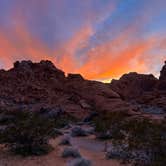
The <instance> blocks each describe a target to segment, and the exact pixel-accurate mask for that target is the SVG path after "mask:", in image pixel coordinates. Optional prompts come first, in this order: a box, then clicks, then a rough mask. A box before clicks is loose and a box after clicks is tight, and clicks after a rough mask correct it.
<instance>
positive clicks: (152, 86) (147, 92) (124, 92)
mask: <svg viewBox="0 0 166 166" xmlns="http://www.w3.org/2000/svg"><path fill="white" fill-rule="evenodd" d="M110 87H111V89H113V90H114V91H115V92H117V93H118V94H119V95H120V96H121V97H122V98H124V99H125V100H127V101H131V100H132V101H133V100H134V101H136V102H138V103H141V104H145V105H152V106H157V107H160V108H163V109H164V110H165V111H166V63H165V65H164V66H163V68H162V70H161V72H160V77H159V79H157V78H155V77H154V76H153V75H151V74H150V75H145V74H137V73H129V74H124V75H123V76H122V77H121V78H120V79H119V80H113V81H112V82H111V84H110Z"/></svg>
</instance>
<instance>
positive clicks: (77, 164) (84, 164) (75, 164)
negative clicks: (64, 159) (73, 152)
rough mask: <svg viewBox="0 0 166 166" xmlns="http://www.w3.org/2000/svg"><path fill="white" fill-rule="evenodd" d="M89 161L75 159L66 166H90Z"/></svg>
mask: <svg viewBox="0 0 166 166" xmlns="http://www.w3.org/2000/svg"><path fill="white" fill-rule="evenodd" d="M91 165H92V164H91V161H90V160H87V159H85V158H77V159H74V160H72V161H71V162H70V163H69V164H68V165H67V166H91Z"/></svg>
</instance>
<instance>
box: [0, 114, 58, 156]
mask: <svg viewBox="0 0 166 166" xmlns="http://www.w3.org/2000/svg"><path fill="white" fill-rule="evenodd" d="M4 114H5V116H6V117H7V116H10V117H13V118H11V120H10V121H6V122H5V123H1V124H0V126H6V128H5V130H3V131H2V132H0V143H1V144H5V145H6V146H7V147H9V149H10V150H11V151H13V152H15V153H18V154H21V155H24V156H26V155H42V154H46V153H48V152H49V151H50V150H52V147H51V146H50V145H49V143H48V141H49V139H50V138H53V137H54V136H55V134H54V133H53V129H54V126H55V124H54V121H53V120H51V119H45V118H44V117H43V116H42V115H39V114H38V113H35V112H29V111H6V112H5V113H4Z"/></svg>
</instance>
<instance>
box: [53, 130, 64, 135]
mask: <svg viewBox="0 0 166 166" xmlns="http://www.w3.org/2000/svg"><path fill="white" fill-rule="evenodd" d="M54 134H55V135H63V132H62V131H61V130H59V129H56V128H55V129H54Z"/></svg>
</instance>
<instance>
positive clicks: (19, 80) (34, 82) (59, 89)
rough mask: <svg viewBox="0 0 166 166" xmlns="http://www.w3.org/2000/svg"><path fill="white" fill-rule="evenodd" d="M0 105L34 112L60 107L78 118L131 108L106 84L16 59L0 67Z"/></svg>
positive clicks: (48, 63) (129, 109)
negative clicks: (11, 63)
mask: <svg viewBox="0 0 166 166" xmlns="http://www.w3.org/2000/svg"><path fill="white" fill-rule="evenodd" d="M0 107H1V109H3V108H4V109H27V110H34V111H36V110H40V109H41V108H50V107H51V108H50V109H53V108H54V107H58V108H59V107H60V108H61V109H63V110H64V111H65V112H67V113H69V114H72V115H73V116H75V117H77V118H81V119H82V118H85V117H86V116H88V115H90V113H91V112H94V111H97V112H98V111H103V112H104V111H118V110H120V111H122V110H125V111H126V110H127V111H129V112H130V111H131V110H132V107H131V106H130V105H129V104H128V103H126V102H125V101H123V100H122V99H121V98H120V96H119V95H118V94H117V93H116V92H114V91H113V90H111V89H110V87H109V85H107V84H104V83H100V82H97V81H88V80H85V79H84V78H83V77H82V76H81V75H79V74H69V75H68V77H65V74H64V72H63V71H61V70H59V69H57V68H56V67H55V66H54V65H53V63H52V62H50V61H41V62H40V63H33V62H31V61H21V62H18V61H17V62H15V63H14V67H13V68H12V69H10V70H8V71H4V70H0Z"/></svg>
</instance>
